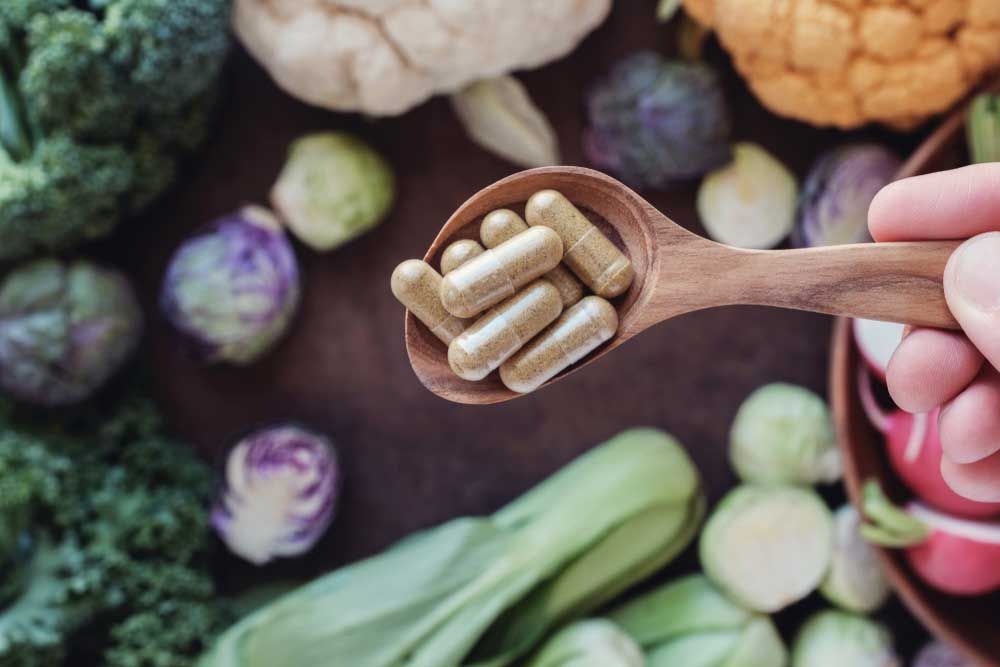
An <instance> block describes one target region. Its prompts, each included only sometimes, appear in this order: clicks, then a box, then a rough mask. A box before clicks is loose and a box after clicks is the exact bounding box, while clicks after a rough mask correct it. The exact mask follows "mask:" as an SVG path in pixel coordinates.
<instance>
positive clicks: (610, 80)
mask: <svg viewBox="0 0 1000 667" xmlns="http://www.w3.org/2000/svg"><path fill="white" fill-rule="evenodd" d="M587 112H588V115H589V118H590V127H589V128H588V129H587V131H586V134H585V137H584V149H585V150H586V152H587V156H588V157H589V158H590V161H591V162H593V163H594V165H596V166H597V167H599V168H600V169H604V170H607V171H609V172H611V173H613V174H615V175H616V176H618V178H621V179H622V180H623V181H625V182H626V183H629V184H631V185H634V186H637V187H650V188H662V187H667V186H670V185H672V184H675V183H678V182H681V181H686V180H689V179H692V178H697V177H698V176H701V175H702V174H704V173H706V172H708V171H710V170H712V169H716V168H718V167H721V166H723V165H725V164H726V163H728V162H729V160H730V159H731V157H732V155H731V151H730V147H729V132H730V125H731V124H730V119H729V110H728V108H727V107H726V101H725V98H724V96H723V94H722V87H721V85H720V83H719V77H718V75H717V74H716V73H715V70H713V69H712V68H711V67H709V66H708V65H705V64H704V63H686V62H677V61H668V60H664V59H663V58H661V57H660V56H659V55H657V54H656V53H653V52H652V51H642V52H640V53H636V54H634V55H632V56H629V57H628V58H626V59H625V60H623V61H621V62H620V63H618V64H617V65H616V66H615V67H614V69H612V71H611V74H610V75H609V76H608V77H607V78H605V79H603V80H601V81H599V82H597V84H596V85H595V86H594V87H593V88H592V89H591V90H590V91H589V94H588V96H587Z"/></svg>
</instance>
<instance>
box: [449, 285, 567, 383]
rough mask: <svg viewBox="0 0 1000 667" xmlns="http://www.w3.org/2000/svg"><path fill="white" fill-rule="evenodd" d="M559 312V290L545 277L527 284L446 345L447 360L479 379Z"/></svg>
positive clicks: (458, 370) (468, 376)
mask: <svg viewBox="0 0 1000 667" xmlns="http://www.w3.org/2000/svg"><path fill="white" fill-rule="evenodd" d="M560 313H562V299H561V298H560V297H559V290H557V289H556V288H555V286H554V285H553V284H552V283H550V282H549V281H548V280H545V279H539V280H536V281H535V282H533V283H528V284H527V285H526V286H525V287H523V288H521V291H520V292H518V293H517V294H515V295H514V296H512V297H510V298H509V299H507V300H506V301H504V302H502V303H501V304H499V305H498V306H495V307H493V308H491V309H490V310H489V311H487V312H486V314H485V315H483V316H482V317H480V318H479V319H478V320H477V321H476V323H475V324H473V325H472V326H470V327H469V328H468V329H466V330H465V331H464V332H463V333H462V335H461V336H459V337H458V338H456V339H455V340H453V341H451V345H449V346H448V363H449V364H450V365H451V370H453V371H455V375H457V376H458V377H460V378H462V379H464V380H482V379H483V378H484V377H486V376H487V375H489V374H490V373H492V372H493V371H495V370H496V369H497V368H499V367H500V364H502V363H503V362H505V361H507V360H508V359H509V358H510V357H511V355H512V354H514V353H515V352H517V351H518V350H520V349H521V348H522V347H524V346H525V345H526V344H527V343H528V341H530V340H531V339H532V338H534V337H535V336H537V335H538V332H540V331H541V330H542V329H544V328H545V327H547V326H549V325H550V324H552V322H554V321H555V319H556V318H557V317H559V314H560Z"/></svg>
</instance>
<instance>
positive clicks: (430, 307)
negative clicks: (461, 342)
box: [391, 259, 466, 345]
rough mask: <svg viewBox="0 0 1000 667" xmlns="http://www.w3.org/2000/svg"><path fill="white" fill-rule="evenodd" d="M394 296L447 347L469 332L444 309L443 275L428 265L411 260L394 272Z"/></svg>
mask: <svg viewBox="0 0 1000 667" xmlns="http://www.w3.org/2000/svg"><path fill="white" fill-rule="evenodd" d="M391 286H392V293H393V295H394V296H395V297H396V298H397V299H398V300H399V302H400V303H401V304H403V305H404V306H406V307H407V308H409V310H410V312H411V313H413V314H414V316H415V317H416V318H417V319H418V320H420V321H421V322H423V323H424V324H426V325H427V328H428V329H430V330H431V333H432V334H434V335H435V336H437V337H438V338H440V339H441V340H442V341H443V342H444V344H445V345H448V344H449V343H451V341H453V340H455V337H456V336H458V335H459V334H460V333H462V332H463V331H464V330H465V325H466V322H463V321H462V320H460V319H458V318H457V317H455V316H454V315H452V314H451V313H449V312H448V311H447V310H445V309H444V306H442V305H441V296H440V294H441V274H440V273H438V272H437V271H435V270H434V267H432V266H431V265H430V264H428V263H427V262H423V261H421V260H419V259H408V260H406V261H405V262H403V263H402V264H400V265H399V266H397V267H396V269H395V270H394V271H393V272H392V280H391Z"/></svg>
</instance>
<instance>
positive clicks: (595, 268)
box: [525, 190, 635, 299]
mask: <svg viewBox="0 0 1000 667" xmlns="http://www.w3.org/2000/svg"><path fill="white" fill-rule="evenodd" d="M525 216H526V217H527V218H528V224H529V225H531V226H532V227H534V226H536V225H544V226H546V227H551V228H552V229H554V230H556V233H557V234H559V238H561V239H562V242H563V246H564V248H565V254H566V256H565V257H564V258H563V261H565V262H566V264H568V265H569V268H571V269H573V273H575V274H576V275H577V277H578V278H580V280H582V281H583V282H584V283H585V284H586V285H587V286H588V287H590V289H591V290H593V292H594V294H597V295H598V296H603V297H604V298H606V299H610V298H612V297H616V296H618V295H619V294H622V293H623V292H625V290H627V289H628V288H629V285H631V284H632V279H633V278H634V277H635V270H634V269H633V268H632V262H630V261H629V259H628V257H626V256H625V255H624V254H622V251H621V250H619V249H618V248H617V247H616V246H615V244H614V243H612V242H611V241H610V240H608V237H606V236H605V235H604V234H602V233H601V230H599V229H598V228H597V227H595V226H594V225H593V224H591V222H590V220H587V217H586V216H585V215H583V213H581V212H580V210H579V209H578V208H577V207H576V206H574V205H573V204H572V202H570V200H568V199H566V197H564V196H563V195H562V194H560V193H558V192H556V191H555V190H542V191H541V192H536V193H535V194H533V195H532V196H531V199H529V200H528V204H527V206H525Z"/></svg>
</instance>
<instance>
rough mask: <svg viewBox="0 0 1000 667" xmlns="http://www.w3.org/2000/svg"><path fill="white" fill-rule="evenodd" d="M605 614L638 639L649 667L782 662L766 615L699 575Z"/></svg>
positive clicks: (751, 666)
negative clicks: (729, 596) (742, 603)
mask: <svg viewBox="0 0 1000 667" xmlns="http://www.w3.org/2000/svg"><path fill="white" fill-rule="evenodd" d="M608 618H609V619H610V620H612V621H614V623H615V624H616V625H617V626H619V627H620V628H622V629H623V630H624V631H625V632H626V633H627V634H628V635H629V636H630V637H632V638H633V639H634V640H635V641H637V642H638V643H639V645H640V646H641V647H642V649H643V651H644V652H645V653H646V664H647V665H648V666H649V667H673V666H675V665H684V667H784V665H785V664H786V663H787V661H788V651H787V650H786V648H785V645H784V644H783V643H782V641H781V637H780V636H779V635H778V631H777V629H776V628H775V627H774V624H773V623H772V622H771V619H770V618H768V617H767V616H764V615H761V614H755V613H753V612H751V611H748V610H747V609H745V608H743V607H741V606H740V605H738V604H736V603H735V602H733V601H732V600H730V599H729V598H728V597H726V596H725V595H723V594H722V593H721V592H720V591H719V590H718V589H717V588H715V586H713V585H712V584H711V582H710V581H709V580H708V579H707V578H706V577H704V576H702V575H692V576H689V577H684V578H682V579H678V580H677V581H674V582H671V583H669V584H666V585H664V586H661V587H659V588H657V589H655V590H653V591H651V592H649V593H647V594H645V595H643V596H641V597H639V598H636V599H635V600H632V601H631V602H628V603H626V604H625V605H623V606H622V607H620V608H618V609H617V610H614V611H612V612H611V614H609V616H608Z"/></svg>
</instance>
